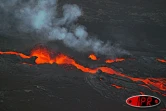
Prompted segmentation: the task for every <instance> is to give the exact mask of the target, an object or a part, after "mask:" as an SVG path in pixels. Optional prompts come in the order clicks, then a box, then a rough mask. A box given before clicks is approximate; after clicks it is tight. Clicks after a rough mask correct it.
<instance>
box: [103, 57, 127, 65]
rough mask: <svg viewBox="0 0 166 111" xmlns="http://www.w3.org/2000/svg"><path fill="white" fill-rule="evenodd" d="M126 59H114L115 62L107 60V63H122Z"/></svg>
mask: <svg viewBox="0 0 166 111" xmlns="http://www.w3.org/2000/svg"><path fill="white" fill-rule="evenodd" d="M124 60H125V59H123V58H117V59H114V60H112V59H107V60H106V61H105V62H106V63H109V64H110V63H113V62H121V61H124Z"/></svg>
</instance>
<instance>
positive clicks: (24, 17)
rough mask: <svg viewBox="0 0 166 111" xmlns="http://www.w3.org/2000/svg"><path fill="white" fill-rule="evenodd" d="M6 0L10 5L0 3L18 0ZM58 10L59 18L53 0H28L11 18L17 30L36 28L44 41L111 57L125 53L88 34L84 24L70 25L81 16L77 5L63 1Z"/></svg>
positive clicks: (55, 3) (55, 0)
mask: <svg viewBox="0 0 166 111" xmlns="http://www.w3.org/2000/svg"><path fill="white" fill-rule="evenodd" d="M7 1H9V0H7ZM10 1H11V3H12V5H11V4H9V2H6V3H3V5H2V6H3V7H5V6H13V5H14V4H15V5H16V4H17V3H18V2H19V0H10ZM2 6H1V7H2ZM62 11H63V14H62V17H59V14H58V13H57V0H37V1H33V0H30V1H29V2H26V3H21V5H20V6H19V8H17V9H16V10H15V11H14V12H15V17H16V18H17V19H19V20H20V29H21V30H23V31H32V30H36V31H37V32H38V33H43V34H44V35H47V39H48V40H61V41H63V43H64V44H65V45H66V46H68V47H70V48H73V49H75V50H77V51H80V52H87V51H91V52H94V53H96V54H102V55H109V56H112V57H115V56H117V55H124V54H129V53H128V52H127V51H125V50H122V49H121V48H119V47H117V46H112V45H111V44H110V43H109V42H107V43H104V42H103V41H101V40H99V39H97V38H95V37H91V36H89V35H88V32H87V30H86V28H85V27H84V26H82V25H74V24H75V22H76V21H77V19H78V18H79V17H80V16H81V15H82V10H81V9H80V8H79V7H78V6H77V5H75V4H73V5H71V4H66V5H64V6H63V7H62ZM73 26H74V28H73Z"/></svg>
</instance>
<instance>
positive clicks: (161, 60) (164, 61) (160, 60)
mask: <svg viewBox="0 0 166 111" xmlns="http://www.w3.org/2000/svg"><path fill="white" fill-rule="evenodd" d="M157 61H159V62H163V63H166V60H164V59H157Z"/></svg>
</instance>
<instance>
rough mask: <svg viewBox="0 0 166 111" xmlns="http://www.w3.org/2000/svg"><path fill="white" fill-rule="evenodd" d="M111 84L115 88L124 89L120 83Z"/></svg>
mask: <svg viewBox="0 0 166 111" xmlns="http://www.w3.org/2000/svg"><path fill="white" fill-rule="evenodd" d="M111 86H113V87H115V88H117V89H122V88H123V87H122V86H118V85H116V84H111Z"/></svg>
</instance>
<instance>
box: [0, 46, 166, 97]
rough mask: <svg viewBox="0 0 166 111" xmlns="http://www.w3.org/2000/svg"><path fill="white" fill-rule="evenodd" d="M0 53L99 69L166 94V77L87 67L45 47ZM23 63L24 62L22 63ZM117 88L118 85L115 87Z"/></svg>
mask: <svg viewBox="0 0 166 111" xmlns="http://www.w3.org/2000/svg"><path fill="white" fill-rule="evenodd" d="M0 54H9V55H13V54H14V55H18V56H20V57H22V58H31V57H33V56H36V57H37V58H36V60H35V63H36V64H45V63H47V64H53V63H56V64H59V65H62V64H63V65H72V66H75V67H76V68H77V69H79V70H81V71H82V72H87V73H90V74H96V72H97V71H98V70H99V69H100V70H101V71H102V72H104V73H107V74H109V75H117V76H121V77H124V78H128V79H130V80H132V81H133V82H142V83H144V86H146V87H147V88H149V86H153V87H155V88H157V89H158V90H157V91H156V90H151V91H154V92H157V93H159V94H162V95H163V96H166V94H165V93H164V94H163V93H162V92H163V91H166V78H136V77H132V76H128V75H126V74H123V73H121V72H118V71H115V70H114V69H112V68H110V67H106V66H105V67H97V68H94V69H92V68H88V67H84V66H83V65H81V64H79V63H77V62H76V61H75V60H74V59H72V58H70V57H68V56H67V55H64V54H58V55H56V56H55V57H51V52H49V51H48V50H47V49H46V48H38V49H33V50H32V51H31V54H30V55H29V56H27V55H24V54H22V53H19V52H12V51H9V52H0ZM120 61H123V59H120ZM24 64H25V63H24ZM114 87H116V86H115V85H114ZM116 88H119V87H116Z"/></svg>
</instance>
